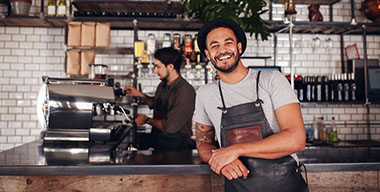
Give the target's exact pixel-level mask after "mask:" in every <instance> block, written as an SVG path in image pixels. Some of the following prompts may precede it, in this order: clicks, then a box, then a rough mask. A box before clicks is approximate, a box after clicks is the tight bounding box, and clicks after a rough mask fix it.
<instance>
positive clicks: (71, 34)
mask: <svg viewBox="0 0 380 192" xmlns="http://www.w3.org/2000/svg"><path fill="white" fill-rule="evenodd" d="M81 28H82V22H69V23H68V31H67V33H68V34H67V46H69V47H79V46H81Z"/></svg>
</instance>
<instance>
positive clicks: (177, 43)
mask: <svg viewBox="0 0 380 192" xmlns="http://www.w3.org/2000/svg"><path fill="white" fill-rule="evenodd" d="M173 48H174V49H176V50H178V51H180V50H181V34H179V33H174V34H173Z"/></svg>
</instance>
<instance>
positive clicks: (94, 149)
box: [0, 140, 380, 191]
mask: <svg viewBox="0 0 380 192" xmlns="http://www.w3.org/2000/svg"><path fill="white" fill-rule="evenodd" d="M298 157H299V160H300V161H301V162H303V163H304V164H305V165H306V168H307V173H308V175H309V183H310V182H314V181H313V173H321V172H324V173H325V172H327V174H328V172H331V173H334V174H335V175H338V174H340V173H339V172H341V174H344V175H347V173H352V174H354V175H355V174H357V173H358V172H360V173H367V172H369V173H371V174H370V175H369V176H368V177H370V178H372V177H374V176H373V174H375V175H377V176H376V178H378V177H379V173H380V146H371V147H369V146H363V145H362V146H358V145H353V146H351V145H346V144H344V143H342V144H340V145H339V146H335V147H331V146H308V147H307V148H306V149H305V151H303V152H300V153H298ZM107 175H108V176H107ZM149 175H150V176H149ZM328 175H331V174H328ZM9 176H10V178H12V179H14V178H18V177H17V176H23V177H25V176H26V177H27V178H29V179H30V178H34V180H35V179H36V178H37V177H38V176H39V177H38V178H41V177H43V178H46V179H52V178H55V179H56V180H57V178H56V177H58V176H69V178H73V177H74V178H75V179H78V178H77V177H80V176H86V177H87V176H92V177H91V180H93V179H94V178H93V176H98V177H97V178H98V179H99V178H101V179H100V180H104V178H103V177H105V176H107V178H112V177H115V176H116V177H119V179H120V178H124V179H126V177H128V176H137V177H138V178H139V179H138V180H139V181H138V182H142V181H143V180H144V179H143V178H145V179H146V177H149V179H150V180H152V179H153V178H152V177H154V176H157V177H154V179H153V180H157V179H158V178H159V179H158V180H160V179H162V178H167V179H168V178H171V180H172V181H173V180H175V179H180V180H179V181H178V183H176V185H181V187H180V188H186V187H184V186H183V185H186V182H185V183H183V180H181V179H185V178H188V179H190V178H191V180H194V179H196V180H197V179H198V182H197V183H198V184H199V183H201V184H202V186H200V187H199V188H197V189H200V190H201V191H203V190H205V189H204V187H206V188H208V189H210V188H212V187H210V186H211V185H210V184H207V182H210V183H214V184H215V183H216V185H217V186H219V189H222V186H223V178H221V177H220V176H216V175H215V174H213V172H212V171H211V170H210V168H209V166H208V165H207V164H204V163H202V162H201V161H200V159H199V157H198V154H197V151H196V150H183V151H150V150H143V151H133V150H132V151H128V150H116V151H112V150H110V148H109V147H108V146H106V145H103V144H93V145H91V146H88V145H87V144H86V143H78V144H69V145H68V144H65V145H63V144H43V143H42V141H41V140H37V141H34V142H31V143H28V144H24V145H22V146H19V147H16V148H13V149H10V150H7V151H4V152H1V153H0V184H1V183H2V182H5V181H6V178H9ZM28 176H29V177H28ZM46 176H52V177H46ZM190 176H191V177H190ZM142 177H143V178H142ZM189 177H190V178H189ZM128 178H129V180H131V178H130V177H128ZM2 179H3V180H2ZM4 179H5V180H4ZM23 179H25V178H23ZM75 179H74V180H75ZM81 179H84V178H81ZM98 179H97V180H98ZM64 180H66V181H67V180H70V179H68V178H67V177H65V179H64ZM132 180H134V181H136V178H134V179H132ZM205 180H206V181H205ZM160 182H162V180H160ZM378 182H379V181H378ZM21 183H22V182H21ZM26 183H28V180H27V182H26ZM34 183H35V182H34ZM218 183H219V184H218ZM26 185H28V184H26ZM39 185H42V184H41V183H39ZM91 186H92V185H91ZM192 186H193V187H194V186H195V184H194V183H193V184H192ZM376 186H378V184H377V185H376ZM50 187H51V186H50ZM193 187H192V188H193ZM195 188H196V187H195ZM216 188H218V187H216ZM145 189H146V188H145ZM208 189H207V190H205V191H208ZM0 191H1V187H0ZM16 191H17V190H16ZM24 191H25V190H24ZM26 191H27V190H26ZM180 191H181V190H180ZM185 191H186V190H185Z"/></svg>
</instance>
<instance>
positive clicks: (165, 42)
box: [162, 33, 172, 48]
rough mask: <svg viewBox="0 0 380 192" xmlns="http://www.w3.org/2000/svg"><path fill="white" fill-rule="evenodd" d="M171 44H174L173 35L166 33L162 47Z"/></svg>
mask: <svg viewBox="0 0 380 192" xmlns="http://www.w3.org/2000/svg"><path fill="white" fill-rule="evenodd" d="M171 46H172V41H171V35H170V33H165V34H164V40H163V41H162V48H165V47H171Z"/></svg>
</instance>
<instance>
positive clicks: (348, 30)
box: [0, 16, 380, 35]
mask: <svg viewBox="0 0 380 192" xmlns="http://www.w3.org/2000/svg"><path fill="white" fill-rule="evenodd" d="M134 19H137V20H138V22H139V24H138V28H139V30H178V31H198V30H199V29H200V28H201V27H202V25H203V22H202V21H201V20H199V19H177V18H154V17H151V18H149V17H93V16H83V17H69V18H66V17H38V16H7V17H4V18H0V26H5V27H48V28H53V27H62V28H63V27H64V26H65V23H66V22H68V21H93V22H110V23H111V28H112V29H130V30H133V20H134ZM363 25H365V26H366V32H367V35H380V23H358V24H356V25H351V24H350V23H349V22H309V21H294V28H293V32H294V33H303V34H315V33H320V34H359V35H360V34H362V26H363ZM266 26H267V27H268V29H269V32H272V33H274V32H281V33H288V32H289V30H288V29H287V27H288V24H285V23H284V22H283V21H266Z"/></svg>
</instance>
